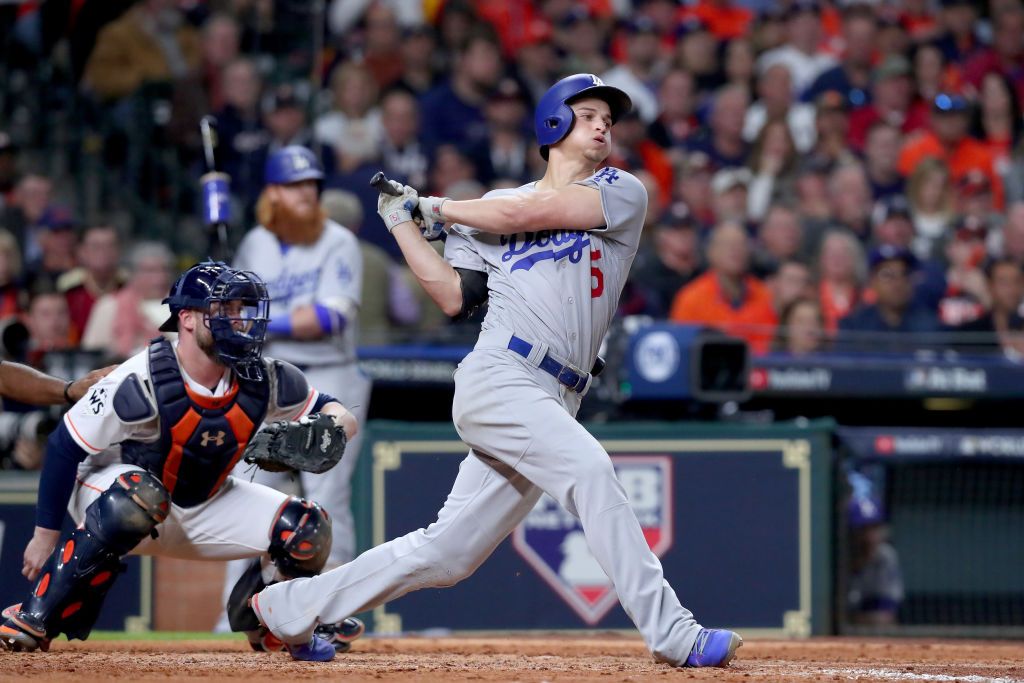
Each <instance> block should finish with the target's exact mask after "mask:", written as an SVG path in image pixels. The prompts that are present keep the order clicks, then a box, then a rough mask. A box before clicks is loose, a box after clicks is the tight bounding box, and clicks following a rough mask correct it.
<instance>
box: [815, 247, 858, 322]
mask: <svg viewBox="0 0 1024 683" xmlns="http://www.w3.org/2000/svg"><path fill="white" fill-rule="evenodd" d="M866 271H867V263H866V259H865V258H864V248H863V247H862V246H861V243H860V241H858V240H857V239H856V238H855V237H854V236H853V235H851V234H850V233H849V232H847V231H845V230H833V231H831V232H829V233H827V234H826V235H825V238H824V239H823V240H822V241H821V251H820V253H819V256H818V274H819V280H818V299H819V301H820V302H821V311H822V316H823V318H824V321H825V329H826V330H827V331H828V333H829V334H830V335H831V334H835V332H836V330H837V329H839V321H840V320H842V319H843V318H845V317H846V316H847V315H849V314H850V312H851V311H853V310H854V309H855V308H857V306H858V305H859V304H860V301H861V292H862V290H863V287H864V281H865V280H866V279H867V272H866Z"/></svg>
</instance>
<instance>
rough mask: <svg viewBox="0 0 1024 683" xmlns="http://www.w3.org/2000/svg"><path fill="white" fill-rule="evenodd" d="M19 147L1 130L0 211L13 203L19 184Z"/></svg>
mask: <svg viewBox="0 0 1024 683" xmlns="http://www.w3.org/2000/svg"><path fill="white" fill-rule="evenodd" d="M18 170H19V169H18V146H17V145H16V144H14V141H13V140H11V136H10V135H8V134H7V132H6V131H2V130H0V211H3V209H4V208H5V207H6V206H7V205H8V204H10V203H11V200H12V199H13V198H14V188H15V186H16V185H17V184H18Z"/></svg>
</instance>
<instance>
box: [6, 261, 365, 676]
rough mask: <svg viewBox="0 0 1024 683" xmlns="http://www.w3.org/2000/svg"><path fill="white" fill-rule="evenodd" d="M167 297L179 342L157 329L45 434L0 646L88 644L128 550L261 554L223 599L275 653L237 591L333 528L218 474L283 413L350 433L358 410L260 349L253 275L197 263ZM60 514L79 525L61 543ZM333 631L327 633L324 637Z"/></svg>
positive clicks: (301, 505) (290, 573)
mask: <svg viewBox="0 0 1024 683" xmlns="http://www.w3.org/2000/svg"><path fill="white" fill-rule="evenodd" d="M164 303H166V304H168V305H169V307H170V310H171V317H170V318H169V319H168V320H167V322H166V323H164V325H163V326H162V327H161V330H164V331H176V332H178V341H177V343H175V344H172V343H170V342H168V341H166V340H164V339H162V338H158V339H156V340H154V341H153V342H152V343H151V344H150V346H149V348H147V349H146V350H144V351H142V352H141V353H139V354H137V355H135V356H133V357H132V358H129V359H128V360H127V361H125V362H124V363H123V364H122V365H121V366H120V367H118V368H117V369H116V370H114V371H113V372H111V373H110V374H109V375H107V376H106V377H104V378H103V379H101V380H100V381H99V382H97V383H96V384H95V385H94V386H93V387H92V388H91V389H90V391H89V392H88V394H86V395H85V397H84V398H82V399H81V400H79V401H78V402H77V403H76V404H75V405H74V406H72V408H71V409H70V410H69V411H68V412H67V413H65V415H64V418H63V421H62V423H61V425H60V426H59V427H58V428H57V429H56V430H55V431H54V433H53V434H52V435H51V437H50V439H49V442H48V445H47V452H46V462H45V465H44V468H43V472H42V475H41V477H40V482H39V502H38V506H37V523H36V529H35V533H34V535H33V537H32V540H31V541H30V542H29V544H28V547H27V548H26V549H25V556H24V568H23V571H22V573H23V574H24V575H25V576H26V578H28V579H29V580H32V581H35V585H34V587H33V589H32V591H31V593H29V595H28V596H27V597H26V598H25V600H24V601H23V602H22V603H20V604H18V605H14V606H11V607H8V608H7V609H5V610H4V612H3V618H4V621H3V624H2V625H0V645H2V646H3V647H6V648H8V649H14V650H36V649H43V650H46V649H48V647H49V644H50V641H51V640H52V639H53V638H54V637H56V636H57V635H59V634H60V633H62V632H63V633H66V634H67V635H68V637H69V638H81V639H83V640H84V639H86V638H87V637H88V636H89V633H90V632H91V630H92V626H93V624H94V623H95V621H96V618H97V617H98V615H99V610H100V607H101V606H102V603H103V599H104V597H105V596H106V594H107V592H108V591H109V590H110V587H111V586H112V584H113V583H114V581H115V580H116V578H117V575H118V574H119V573H120V572H121V571H122V569H121V562H120V560H121V557H122V556H124V555H126V554H129V553H137V554H154V555H167V556H171V557H180V558H187V559H203V560H225V559H233V558H242V557H250V558H251V557H258V558H263V560H264V566H263V567H260V566H259V565H257V566H256V567H255V568H254V569H255V571H253V572H250V573H247V575H246V576H245V577H243V579H242V580H240V581H239V582H238V584H237V585H236V586H235V590H234V592H233V594H232V596H231V604H229V606H228V608H229V613H231V615H232V626H233V627H234V628H235V630H238V631H246V633H247V635H248V636H249V640H250V643H251V644H252V645H253V648H254V649H256V650H264V649H280V647H281V643H280V641H274V640H273V639H272V638H271V637H269V636H268V634H267V632H266V630H265V629H264V628H263V627H261V626H260V624H259V623H258V622H257V621H256V619H255V615H253V614H252V611H251V610H250V609H249V608H248V606H247V600H248V598H249V597H250V596H251V595H252V594H253V593H255V592H256V591H257V590H259V589H260V588H262V587H263V586H264V585H266V583H265V582H266V581H269V580H273V579H281V578H288V577H296V576H310V575H312V574H315V573H317V572H319V571H320V570H321V569H322V567H323V566H324V563H325V562H326V561H327V555H328V552H329V549H330V543H331V528H330V525H329V523H328V520H327V517H326V515H325V514H324V513H323V510H322V509H321V508H320V506H319V505H317V504H316V503H310V502H307V501H305V500H302V499H299V498H294V497H291V496H287V495H285V494H283V493H280V492H278V491H275V490H274V489H271V488H268V487H266V486H262V485H259V484H252V483H249V482H246V481H242V480H239V479H235V478H234V477H231V476H229V472H230V471H231V468H232V467H233V466H234V464H235V463H236V462H237V461H238V459H239V457H241V455H242V452H243V449H245V447H246V445H247V443H248V442H249V440H250V438H251V437H252V436H253V435H254V434H255V433H256V430H257V427H258V426H259V425H261V424H264V423H274V424H273V425H271V426H270V427H268V429H280V428H281V425H284V426H285V428H288V427H287V425H294V424H295V423H290V422H275V421H278V420H284V421H289V420H299V421H300V422H299V425H298V426H300V427H301V426H302V424H308V423H310V422H311V421H312V420H306V422H305V423H303V422H302V420H304V419H306V416H307V415H310V414H311V413H314V412H316V413H320V414H322V416H323V417H319V418H317V420H316V421H317V423H318V424H321V425H323V424H325V423H326V424H327V425H328V426H327V427H326V429H328V430H330V432H331V433H333V432H335V431H340V430H344V431H345V433H346V434H350V435H354V433H355V431H356V429H357V423H356V421H355V419H354V418H353V417H352V415H351V414H350V413H348V411H347V410H346V409H345V408H344V407H343V406H342V405H341V404H340V403H339V402H338V401H337V400H336V399H334V398H333V397H331V396H329V395H327V394H322V393H320V392H318V391H317V390H316V389H314V388H312V387H311V386H310V385H309V384H308V382H307V381H306V378H305V377H304V376H303V375H302V373H301V372H300V371H299V370H298V369H296V368H295V367H294V366H292V365H290V364H288V363H283V362H281V361H276V360H271V359H269V358H264V357H263V356H262V348H263V341H264V334H265V326H266V324H267V319H268V318H267V308H268V303H269V300H268V297H267V294H266V288H265V286H264V284H263V282H262V281H261V280H260V279H259V278H258V277H257V276H255V275H254V274H252V273H248V272H245V271H239V270H234V269H232V268H229V267H228V266H227V265H226V264H224V263H216V262H205V263H200V264H197V265H196V266H193V267H192V268H190V269H189V270H188V271H186V272H185V273H184V274H183V275H182V276H181V277H179V278H178V280H177V281H176V282H175V283H174V285H173V287H172V288H171V292H170V295H169V296H168V297H167V298H166V299H165V300H164ZM326 416H329V417H326ZM325 417H326V419H325ZM332 418H333V419H332ZM342 437H343V435H338V438H337V439H336V442H337V443H339V444H342V447H343V444H344V438H342ZM65 509H67V510H68V511H69V512H70V513H71V517H72V518H73V520H74V521H75V523H76V524H77V525H78V528H77V529H76V530H75V531H74V532H73V533H72V534H71V535H70V536H69V537H67V538H64V539H63V540H61V539H60V528H61V525H62V522H63V519H64V513H65ZM58 541H60V542H58ZM37 579H38V580H37ZM337 630H338V625H337V624H336V625H335V626H334V627H333V629H329V631H328V632H327V633H326V635H327V636H328V638H330V639H334V638H336V636H337V635H338V634H337ZM357 630H361V629H357ZM347 633H348V634H349V635H355V636H357V635H358V633H354V632H353V631H351V630H349V631H348V632H347ZM341 645H342V646H343V647H342V649H347V647H348V644H347V642H346V643H342V644H341ZM289 650H290V651H291V653H292V656H293V657H294V658H296V659H315V660H326V659H330V658H332V657H333V656H334V654H335V646H334V645H333V644H332V643H331V642H328V639H327V638H321V637H314V638H310V639H308V640H307V641H306V642H305V643H300V644H295V645H290V646H289Z"/></svg>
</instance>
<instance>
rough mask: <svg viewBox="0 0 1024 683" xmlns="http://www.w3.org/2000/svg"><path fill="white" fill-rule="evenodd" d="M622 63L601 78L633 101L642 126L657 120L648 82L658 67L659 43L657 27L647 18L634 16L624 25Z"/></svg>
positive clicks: (655, 74) (656, 99)
mask: <svg viewBox="0 0 1024 683" xmlns="http://www.w3.org/2000/svg"><path fill="white" fill-rule="evenodd" d="M626 34H627V37H626V60H625V62H623V63H622V64H619V65H618V66H614V67H612V68H611V69H610V70H608V71H606V72H604V73H603V74H602V75H601V80H603V81H604V82H605V83H607V84H608V85H611V86H614V87H616V88H620V89H621V90H623V91H625V93H626V94H627V95H629V97H630V99H632V100H633V107H634V108H635V110H636V112H637V113H638V114H639V115H640V118H641V119H642V120H643V122H644V124H647V125H649V124H650V123H652V122H653V121H654V119H656V118H658V98H657V95H656V94H655V91H654V89H653V88H652V85H651V84H652V83H654V82H655V79H656V77H657V75H658V70H659V69H660V67H661V41H660V40H659V38H658V32H657V26H656V25H655V23H654V22H653V21H652V20H650V19H649V18H647V17H637V18H636V19H633V20H632V21H630V22H629V23H628V24H627V26H626Z"/></svg>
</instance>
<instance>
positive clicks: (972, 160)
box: [899, 93, 1002, 207]
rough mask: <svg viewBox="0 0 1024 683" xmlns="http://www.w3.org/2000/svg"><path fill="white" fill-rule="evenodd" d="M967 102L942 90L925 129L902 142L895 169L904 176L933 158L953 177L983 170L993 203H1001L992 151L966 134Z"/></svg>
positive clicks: (1000, 185) (998, 204) (999, 187)
mask: <svg viewBox="0 0 1024 683" xmlns="http://www.w3.org/2000/svg"><path fill="white" fill-rule="evenodd" d="M969 124H970V105H969V104H968V102H967V100H965V99H964V98H963V97H962V96H960V95H949V94H946V93H942V94H940V95H938V96H937V97H936V98H935V101H934V102H933V103H932V114H931V118H930V123H929V129H928V130H926V131H921V132H920V133H919V134H918V135H916V136H913V137H911V138H910V139H908V140H907V141H906V142H905V143H904V144H903V149H902V150H900V160H899V169H900V173H902V174H903V175H904V176H909V175H910V174H911V173H913V172H914V169H915V168H916V167H917V165H918V164H919V163H921V161H922V160H924V159H927V158H930V157H931V158H936V159H939V160H941V161H944V162H946V163H947V164H948V165H949V170H950V173H951V175H952V177H953V180H954V181H957V180H959V179H960V178H961V177H963V176H964V175H965V174H966V173H967V172H968V171H970V170H972V169H976V168H980V169H981V170H983V171H984V172H985V173H986V174H987V175H988V176H989V181H990V182H991V183H992V187H993V189H994V192H995V195H996V206H999V207H1001V206H1002V183H1001V182H1000V181H999V179H998V177H997V176H996V174H995V167H994V159H993V157H992V152H991V150H989V148H988V147H986V146H985V144H983V143H981V142H979V141H977V140H975V139H974V138H971V137H969V136H968V134H967V132H968V127H969Z"/></svg>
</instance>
